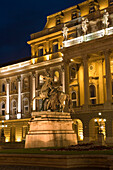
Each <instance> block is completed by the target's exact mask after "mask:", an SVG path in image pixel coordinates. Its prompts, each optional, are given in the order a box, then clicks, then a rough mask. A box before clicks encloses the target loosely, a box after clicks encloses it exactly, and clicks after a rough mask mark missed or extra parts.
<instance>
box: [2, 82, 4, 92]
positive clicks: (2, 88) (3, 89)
mask: <svg viewBox="0 0 113 170" xmlns="http://www.w3.org/2000/svg"><path fill="white" fill-rule="evenodd" d="M2 92H5V84H4V83H3V84H2Z"/></svg>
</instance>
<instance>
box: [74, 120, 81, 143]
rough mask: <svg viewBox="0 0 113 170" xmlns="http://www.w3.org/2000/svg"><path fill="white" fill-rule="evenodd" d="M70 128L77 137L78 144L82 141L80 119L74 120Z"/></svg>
mask: <svg viewBox="0 0 113 170" xmlns="http://www.w3.org/2000/svg"><path fill="white" fill-rule="evenodd" d="M72 128H73V130H74V132H75V133H76V135H77V140H78V142H80V141H83V123H82V121H81V120H80V119H74V120H73V124H72Z"/></svg>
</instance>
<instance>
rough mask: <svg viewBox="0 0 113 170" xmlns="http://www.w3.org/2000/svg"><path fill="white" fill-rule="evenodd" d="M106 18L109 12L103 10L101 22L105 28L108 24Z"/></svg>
mask: <svg viewBox="0 0 113 170" xmlns="http://www.w3.org/2000/svg"><path fill="white" fill-rule="evenodd" d="M108 19H109V13H108V12H107V11H106V10H104V15H103V19H102V23H103V24H104V26H105V28H108V26H109V22H108Z"/></svg>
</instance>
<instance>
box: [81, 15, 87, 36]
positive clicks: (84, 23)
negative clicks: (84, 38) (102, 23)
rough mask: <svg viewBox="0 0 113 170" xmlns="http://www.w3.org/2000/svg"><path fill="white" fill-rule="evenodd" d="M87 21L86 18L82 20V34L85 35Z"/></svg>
mask: <svg viewBox="0 0 113 170" xmlns="http://www.w3.org/2000/svg"><path fill="white" fill-rule="evenodd" d="M87 23H88V19H87V18H82V31H83V32H84V34H86V32H87V29H88V26H87Z"/></svg>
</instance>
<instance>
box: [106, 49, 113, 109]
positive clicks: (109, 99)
mask: <svg viewBox="0 0 113 170" xmlns="http://www.w3.org/2000/svg"><path fill="white" fill-rule="evenodd" d="M110 54H111V51H110V50H106V51H104V56H105V72H106V93H107V94H106V97H107V100H106V106H108V107H109V106H110V105H111V102H112V86H111V68H110Z"/></svg>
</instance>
